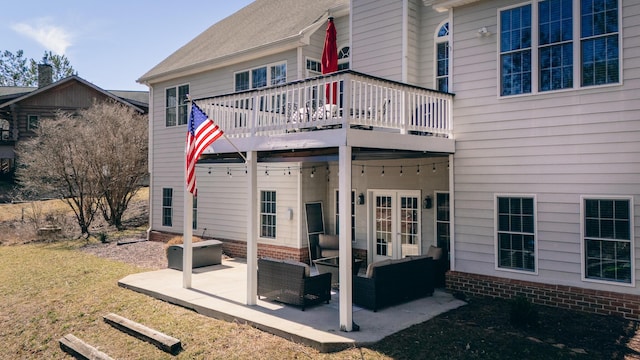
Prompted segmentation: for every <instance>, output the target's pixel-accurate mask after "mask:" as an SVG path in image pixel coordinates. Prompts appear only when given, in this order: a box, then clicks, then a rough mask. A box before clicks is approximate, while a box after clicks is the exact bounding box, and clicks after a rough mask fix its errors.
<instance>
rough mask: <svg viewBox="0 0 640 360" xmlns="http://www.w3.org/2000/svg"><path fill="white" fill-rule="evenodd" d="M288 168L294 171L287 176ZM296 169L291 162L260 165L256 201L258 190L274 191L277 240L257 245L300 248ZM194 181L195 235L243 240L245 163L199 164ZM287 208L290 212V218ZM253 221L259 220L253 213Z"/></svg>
mask: <svg viewBox="0 0 640 360" xmlns="http://www.w3.org/2000/svg"><path fill="white" fill-rule="evenodd" d="M289 168H293V170H292V171H291V174H290V175H289V172H288V169H289ZM297 168H298V165H297V164H296V165H291V163H285V164H280V163H270V164H262V163H260V164H259V166H258V174H257V175H258V201H259V197H260V191H262V190H264V191H275V192H276V238H275V239H267V238H258V243H263V244H271V245H279V246H288V247H293V248H301V247H303V244H301V241H300V231H299V223H300V222H301V221H302V219H303V218H301V216H302V214H301V213H300V212H299V211H298V210H297V207H298V204H299V201H298V197H299V196H298V193H299V191H298V189H299V185H298V184H299V178H300V174H299V172H298V171H297ZM209 171H211V174H209ZM229 172H230V173H231V176H230V175H229ZM267 173H268V174H269V175H267ZM197 179H198V228H197V229H196V230H194V234H196V235H202V234H203V233H204V234H205V235H206V236H207V237H214V238H216V239H224V240H236V241H246V240H247V222H246V218H247V200H248V198H247V193H248V190H247V177H246V174H245V166H244V164H199V165H198V166H197ZM259 209H260V207H259V206H258V211H259ZM288 209H292V211H293V217H292V218H291V219H289V217H288ZM256 219H258V221H260V218H259V214H256ZM180 220H181V219H180ZM180 229H181V228H180ZM205 229H206V230H205Z"/></svg>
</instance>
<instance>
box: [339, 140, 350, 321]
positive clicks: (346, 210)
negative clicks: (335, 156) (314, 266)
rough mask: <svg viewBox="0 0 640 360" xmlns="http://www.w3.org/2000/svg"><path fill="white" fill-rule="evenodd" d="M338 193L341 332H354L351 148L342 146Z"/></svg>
mask: <svg viewBox="0 0 640 360" xmlns="http://www.w3.org/2000/svg"><path fill="white" fill-rule="evenodd" d="M338 192H339V199H338V203H339V209H338V211H340V219H339V220H340V239H339V248H340V249H339V252H338V256H339V264H338V266H339V267H338V269H339V271H338V272H339V276H338V277H339V281H340V297H339V301H340V330H342V331H351V330H353V308H352V300H353V296H352V291H353V289H352V286H351V284H352V282H353V279H352V278H351V268H352V267H353V264H352V253H351V146H345V145H343V146H340V150H339V162H338Z"/></svg>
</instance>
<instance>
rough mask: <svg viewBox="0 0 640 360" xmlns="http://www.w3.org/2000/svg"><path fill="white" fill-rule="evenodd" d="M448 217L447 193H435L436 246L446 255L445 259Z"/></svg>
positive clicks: (447, 247) (447, 248) (447, 242)
mask: <svg viewBox="0 0 640 360" xmlns="http://www.w3.org/2000/svg"><path fill="white" fill-rule="evenodd" d="M449 216H450V215H449V193H445V192H438V193H436V245H437V246H438V247H439V248H441V249H442V251H443V254H446V255H447V259H449V254H450V251H449V247H450V236H451V232H450V221H451V220H450V218H449Z"/></svg>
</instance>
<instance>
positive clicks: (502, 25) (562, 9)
mask: <svg viewBox="0 0 640 360" xmlns="http://www.w3.org/2000/svg"><path fill="white" fill-rule="evenodd" d="M619 8H620V2H619V0H533V1H532V2H531V3H527V4H524V5H519V6H516V7H511V8H506V9H503V10H500V11H499V17H498V18H499V19H498V29H499V54H500V66H499V72H500V76H499V93H500V95H501V96H509V95H519V94H535V93H541V92H547V91H554V90H562V89H578V88H580V87H587V86H595V85H606V84H618V83H620V81H621V76H620V71H621V62H620V46H619V44H620V36H621V34H620V26H619V24H620V11H619ZM576 31H577V32H578V33H576Z"/></svg>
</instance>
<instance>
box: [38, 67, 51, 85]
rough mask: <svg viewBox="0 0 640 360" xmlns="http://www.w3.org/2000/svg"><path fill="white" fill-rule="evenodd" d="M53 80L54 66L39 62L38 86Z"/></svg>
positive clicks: (48, 83)
mask: <svg viewBox="0 0 640 360" xmlns="http://www.w3.org/2000/svg"><path fill="white" fill-rule="evenodd" d="M52 82H53V67H52V66H51V65H49V64H38V88H41V87H45V86H47V85H50V84H51V83H52Z"/></svg>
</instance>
